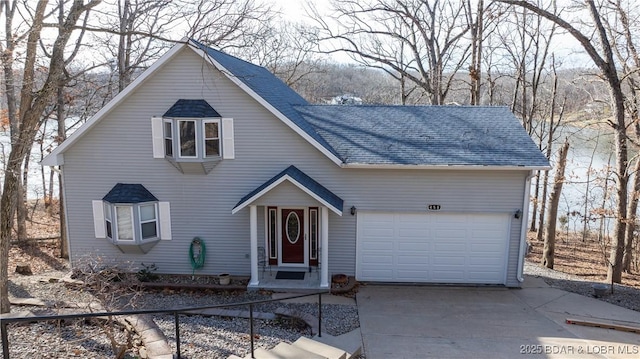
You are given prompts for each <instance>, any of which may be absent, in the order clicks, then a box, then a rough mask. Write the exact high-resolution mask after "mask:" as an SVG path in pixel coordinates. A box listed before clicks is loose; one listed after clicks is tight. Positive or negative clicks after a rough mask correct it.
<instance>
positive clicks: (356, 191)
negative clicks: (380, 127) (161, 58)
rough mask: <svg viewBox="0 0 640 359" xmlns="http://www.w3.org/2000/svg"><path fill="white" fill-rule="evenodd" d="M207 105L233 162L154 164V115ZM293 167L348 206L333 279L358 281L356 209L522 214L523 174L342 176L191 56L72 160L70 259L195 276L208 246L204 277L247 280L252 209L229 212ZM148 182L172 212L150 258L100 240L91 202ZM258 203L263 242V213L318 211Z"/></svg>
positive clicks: (274, 196) (182, 57)
mask: <svg viewBox="0 0 640 359" xmlns="http://www.w3.org/2000/svg"><path fill="white" fill-rule="evenodd" d="M181 98H182V99H200V98H203V99H205V100H207V101H208V102H209V104H211V106H213V108H215V109H216V111H218V112H219V113H220V114H221V115H222V116H223V117H232V118H234V127H235V152H236V159H234V160H223V161H221V162H220V163H218V164H217V166H216V167H215V168H213V170H212V171H211V172H210V173H209V174H208V175H205V174H182V173H180V172H179V171H178V170H177V169H176V168H175V167H173V166H172V165H171V164H170V163H169V162H168V161H166V160H164V159H154V158H153V156H152V143H151V121H150V118H151V117H152V116H159V115H162V114H163V113H164V112H165V111H166V110H167V109H168V108H169V107H171V106H172V105H173V104H174V103H175V102H176V101H177V100H178V99H181ZM289 165H295V166H296V167H298V168H299V169H300V170H302V171H303V172H305V173H306V174H308V175H309V176H311V177H313V178H314V179H315V180H316V181H318V182H319V183H321V184H322V185H324V186H325V187H327V188H328V189H329V190H331V191H333V192H334V193H335V194H336V195H338V196H340V197H341V198H342V199H343V200H344V214H343V215H342V216H338V215H336V214H335V213H333V212H331V211H330V215H329V228H330V231H329V232H330V233H329V271H330V273H347V274H354V273H355V248H356V245H355V238H356V234H355V231H356V216H352V215H351V214H350V213H349V208H350V207H351V206H355V207H357V208H358V209H359V210H377V211H403V212H404V211H425V210H426V206H427V204H440V205H441V206H442V211H447V212H494V213H513V212H515V210H517V209H518V208H521V207H522V191H523V187H524V179H525V176H526V171H483V170H477V171H460V170H454V171H447V170H437V171H434V170H396V171H394V170H384V169H375V170H374V169H343V168H340V167H339V166H337V165H336V164H334V163H333V162H331V161H330V160H329V159H328V158H326V157H325V156H324V155H322V154H321V153H320V152H319V151H318V150H316V149H315V148H313V147H312V146H311V145H310V144H309V143H308V142H306V141H305V140H304V139H303V138H302V137H301V136H299V135H297V134H296V133H295V132H294V131H293V130H291V129H290V128H288V127H287V126H286V125H284V124H283V123H282V122H281V121H279V120H278V119H277V118H276V117H274V116H273V115H272V114H270V113H268V112H267V111H266V110H264V108H262V106H261V105H260V104H259V103H258V102H256V101H255V100H253V99H252V98H250V97H249V96H248V95H247V94H246V93H244V92H243V91H242V90H240V89H239V88H238V87H236V86H235V85H234V84H233V83H231V82H230V81H229V80H228V79H226V78H225V77H223V76H222V75H221V74H220V73H218V72H217V71H216V70H214V69H212V68H211V67H209V66H208V65H206V64H205V63H204V61H203V60H202V58H201V57H199V56H197V55H196V54H194V53H193V52H191V51H190V50H188V49H185V50H183V51H182V53H180V54H179V55H178V56H177V57H176V58H175V59H174V60H173V61H171V62H169V63H167V64H166V65H165V66H164V67H163V68H162V69H161V71H160V72H158V73H156V74H155V75H154V76H152V77H151V78H149V79H148V80H147V81H146V83H145V84H144V85H143V86H142V87H141V88H140V89H139V90H137V91H135V92H134V93H132V94H131V95H130V96H129V97H128V98H127V99H126V100H125V101H124V102H123V103H122V104H121V105H120V106H118V107H117V108H114V109H113V110H112V111H111V112H110V113H109V114H108V115H107V117H106V118H105V119H103V120H102V121H101V122H100V123H98V124H97V125H96V126H95V127H94V128H93V129H92V130H91V131H90V132H88V133H87V134H85V136H84V137H83V138H81V139H80V140H79V141H78V142H77V143H76V144H74V145H73V146H72V147H71V148H69V149H68V150H67V152H66V153H65V165H64V170H63V171H64V181H65V186H66V195H67V198H66V204H67V206H68V223H69V236H70V242H71V255H72V259H73V261H74V262H75V263H78V262H80V261H82V260H83V259H84V258H85V257H86V256H88V255H90V256H92V257H96V256H101V257H115V258H119V259H120V260H121V261H123V262H131V263H133V265H138V264H139V263H140V262H144V263H145V264H151V263H155V264H156V265H157V266H158V268H159V271H160V272H164V273H191V267H190V261H189V258H188V251H189V244H190V241H191V240H192V239H193V237H196V236H197V237H200V238H202V239H203V240H204V241H205V243H206V246H207V257H206V263H205V266H204V268H203V269H202V270H201V271H200V273H208V274H216V273H221V272H229V273H232V274H238V275H246V274H248V273H249V259H248V254H249V210H248V209H244V210H242V211H240V212H238V213H237V214H235V215H232V214H231V210H232V208H233V207H234V206H235V204H236V203H237V202H238V201H239V200H240V198H242V197H243V196H244V195H246V194H247V193H249V192H250V191H252V190H253V189H255V188H256V187H258V186H259V185H261V184H262V183H264V182H265V181H266V180H268V179H270V178H271V177H273V176H274V175H276V174H277V173H278V172H280V171H282V170H283V169H285V168H286V167H288V166H289ZM118 182H122V183H142V184H143V185H144V186H145V187H146V188H147V189H148V190H149V191H150V192H151V193H152V194H154V195H155V196H156V197H157V198H158V199H159V200H160V201H168V202H170V203H171V219H172V235H173V239H172V240H170V241H161V242H160V243H159V244H158V245H156V246H155V247H154V248H153V249H152V250H151V251H150V252H149V253H147V254H144V255H137V254H123V253H121V252H120V251H119V250H118V249H117V248H116V247H114V246H113V245H111V244H110V243H109V242H108V240H105V239H96V238H95V237H94V230H93V219H92V212H91V200H95V199H101V198H102V197H103V196H104V195H105V194H106V193H107V192H108V191H109V190H110V189H111V188H112V187H113V186H114V185H115V184H116V183H118ZM256 204H258V205H260V206H261V207H260V208H259V211H258V218H259V223H258V234H259V236H260V243H262V241H263V238H264V232H265V231H264V225H265V224H264V213H265V211H264V210H263V207H262V206H264V205H289V206H291V205H296V206H297V205H308V206H317V205H318V202H317V201H315V200H314V199H313V198H311V197H310V196H309V195H307V194H306V193H303V192H301V191H300V190H298V189H297V188H296V187H295V186H294V185H292V184H290V183H286V182H285V183H283V184H282V185H281V186H280V187H278V188H276V189H275V190H274V191H272V192H270V193H268V194H267V195H265V196H264V197H262V198H261V199H260V200H259V201H258V202H257V203H256ZM519 235H520V220H515V219H514V220H512V226H511V240H510V243H511V245H510V248H509V267H508V273H509V280H508V284H509V285H517V282H516V279H515V275H516V274H515V273H516V266H517V259H518V258H517V255H518V245H519Z"/></svg>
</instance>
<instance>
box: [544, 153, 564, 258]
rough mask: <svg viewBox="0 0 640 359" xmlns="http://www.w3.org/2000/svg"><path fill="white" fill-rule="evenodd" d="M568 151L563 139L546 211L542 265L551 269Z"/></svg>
mask: <svg viewBox="0 0 640 359" xmlns="http://www.w3.org/2000/svg"><path fill="white" fill-rule="evenodd" d="M568 151H569V141H568V140H565V141H564V145H563V146H562V148H561V149H560V153H559V155H558V164H557V167H556V177H555V181H554V185H553V190H552V191H551V195H550V196H549V210H548V212H547V214H548V215H547V221H546V222H547V230H546V236H545V237H544V250H543V252H542V265H543V266H545V267H547V268H551V269H553V260H554V253H555V245H556V222H557V218H558V204H559V203H560V194H561V193H562V185H563V184H564V179H565V178H564V171H565V167H566V166H567V152H568Z"/></svg>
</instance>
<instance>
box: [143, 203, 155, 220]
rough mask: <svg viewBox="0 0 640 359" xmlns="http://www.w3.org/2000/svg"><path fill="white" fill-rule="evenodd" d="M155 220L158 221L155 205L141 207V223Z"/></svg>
mask: <svg viewBox="0 0 640 359" xmlns="http://www.w3.org/2000/svg"><path fill="white" fill-rule="evenodd" d="M154 219H156V206H155V205H154V204H147V205H143V206H140V220H141V221H143V222H144V221H151V220H154Z"/></svg>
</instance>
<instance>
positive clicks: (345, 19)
mask: <svg viewBox="0 0 640 359" xmlns="http://www.w3.org/2000/svg"><path fill="white" fill-rule="evenodd" d="M332 6H333V10H334V11H335V14H334V15H333V16H331V18H335V20H336V21H335V23H330V22H329V20H328V17H326V16H322V15H321V14H320V13H319V12H318V11H317V10H315V9H312V16H313V18H314V20H315V22H316V23H317V25H318V41H319V43H321V44H327V46H329V47H327V48H326V49H324V50H323V51H324V52H326V53H334V52H345V53H347V54H349V55H351V57H352V58H353V59H354V61H357V62H359V63H361V64H363V65H365V66H368V67H373V68H378V69H381V70H383V71H386V72H388V73H389V74H390V75H392V76H394V77H395V78H396V79H398V81H400V83H401V84H402V83H403V82H402V81H403V80H409V81H411V82H413V83H415V84H416V85H417V86H418V87H419V88H421V89H422V90H423V91H424V92H425V93H426V94H427V95H428V97H429V102H430V103H431V104H436V105H441V104H444V103H445V99H446V98H447V94H448V92H449V90H450V89H451V87H452V83H453V82H454V80H455V75H456V74H457V73H458V71H459V70H460V69H461V68H462V67H463V66H464V65H465V63H467V61H468V58H469V52H470V50H469V49H470V43H469V41H468V39H466V38H465V36H467V35H468V33H469V30H470V28H471V25H470V24H469V22H468V21H467V20H468V19H469V18H470V16H469V13H470V12H471V11H472V10H471V9H469V8H468V4H467V2H462V3H454V2H450V1H438V0H436V1H419V0H399V1H387V0H371V1H366V2H363V1H356V0H341V1H333V2H332Z"/></svg>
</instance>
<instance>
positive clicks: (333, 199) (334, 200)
mask: <svg viewBox="0 0 640 359" xmlns="http://www.w3.org/2000/svg"><path fill="white" fill-rule="evenodd" d="M285 177H288V178H289V179H291V180H293V181H295V182H297V185H301V186H303V187H304V188H305V189H307V190H308V191H310V192H311V193H313V195H314V197H316V198H317V199H318V200H321V201H324V202H325V203H326V204H327V205H329V207H332V208H333V209H334V210H336V211H337V212H339V213H340V214H341V213H342V207H343V200H342V198H340V197H338V196H337V195H335V194H334V193H333V192H331V191H330V190H328V189H327V188H326V187H324V186H323V185H321V184H320V183H318V182H316V180H314V179H313V178H311V177H309V176H308V175H307V174H305V173H304V172H302V171H300V170H299V169H298V168H297V167H295V166H289V167H287V168H286V169H284V170H283V171H282V172H280V173H278V174H277V175H275V176H273V177H272V178H271V179H269V180H268V181H266V182H265V183H263V184H261V185H260V186H258V187H257V188H256V189H254V190H253V191H251V192H249V193H248V194H247V195H246V196H244V197H242V199H241V200H240V201H239V202H238V203H237V204H236V205H235V206H234V207H233V209H234V210H235V209H236V208H242V207H244V206H246V205H247V204H249V202H253V201H254V200H255V199H257V198H259V197H261V196H262V195H263V194H264V193H266V192H267V191H268V190H269V189H270V186H272V185H274V184H276V183H278V182H280V181H282V179H283V178H285Z"/></svg>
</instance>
